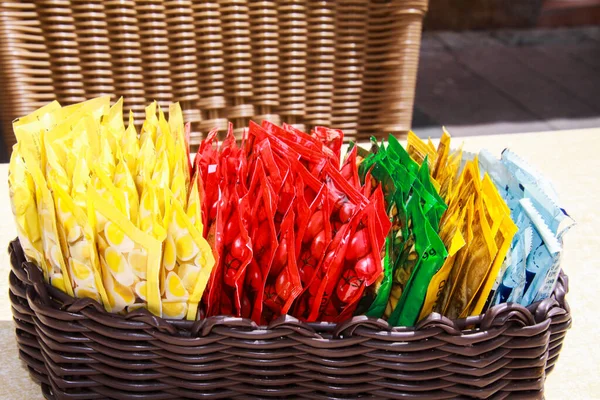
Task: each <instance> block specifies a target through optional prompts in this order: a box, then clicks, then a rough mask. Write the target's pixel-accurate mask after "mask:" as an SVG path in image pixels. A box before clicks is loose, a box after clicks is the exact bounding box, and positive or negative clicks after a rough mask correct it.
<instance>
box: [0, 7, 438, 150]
mask: <svg viewBox="0 0 600 400" xmlns="http://www.w3.org/2000/svg"><path fill="white" fill-rule="evenodd" d="M427 2H428V0H393V1H391V0H370V1H365V0H351V1H350V0H345V1H317V0H269V1H264V0H217V1H212V2H201V1H197V0H194V1H192V0H107V1H104V0H93V1H90V0H23V1H2V2H0V87H2V88H3V93H2V96H1V97H0V130H2V132H3V134H4V140H5V144H6V145H7V146H12V144H13V143H14V136H13V134H12V128H11V124H12V121H13V119H15V118H17V117H20V116H23V115H26V114H28V113H30V112H32V111H33V110H35V109H36V108H38V107H39V106H41V105H43V104H45V103H46V102H48V101H51V100H52V99H54V98H56V99H58V100H59V101H60V102H61V104H70V103H73V102H78V101H81V100H84V99H85V98H91V97H95V96H98V95H102V94H110V95H112V96H113V98H114V99H116V98H117V96H123V97H124V99H125V108H126V109H132V110H133V111H134V114H135V117H136V121H137V122H138V123H140V124H141V122H142V119H143V115H144V106H145V105H146V104H148V103H149V102H151V101H153V100H157V101H158V102H159V103H160V104H161V105H162V106H165V105H166V104H168V103H169V102H170V101H179V102H181V104H182V108H183V110H184V118H185V120H186V122H192V143H193V144H197V143H198V142H199V140H200V138H201V137H202V134H203V133H205V132H207V131H209V130H210V129H212V128H213V127H217V128H219V129H220V130H222V131H223V130H225V129H227V120H231V121H232V122H234V124H235V125H236V128H238V129H239V128H242V127H245V126H247V122H248V119H250V118H253V119H255V120H258V121H259V122H260V120H262V119H267V120H271V121H273V122H276V123H280V122H288V123H291V124H294V125H295V126H297V127H299V128H301V129H310V127H311V126H313V125H315V124H321V125H330V126H333V127H336V128H341V129H343V130H344V132H345V133H346V134H347V135H348V137H357V136H362V137H365V135H372V134H376V135H380V136H383V135H384V134H387V133H395V134H403V133H405V132H406V131H407V130H408V129H410V125H411V119H412V108H413V98H414V91H415V82H416V72H417V64H418V58H419V48H420V42H421V27H422V21H423V16H424V14H425V11H426V9H427Z"/></svg>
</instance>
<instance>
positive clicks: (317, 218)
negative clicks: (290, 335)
mask: <svg viewBox="0 0 600 400" xmlns="http://www.w3.org/2000/svg"><path fill="white" fill-rule="evenodd" d="M330 200H331V198H330V196H329V193H328V189H327V187H326V186H325V185H322V186H321V190H320V191H319V193H318V194H317V196H316V197H315V199H314V200H313V201H312V203H311V204H310V206H309V212H308V214H307V215H306V221H307V223H306V226H304V227H301V230H303V232H304V233H303V234H302V237H301V240H298V243H300V251H299V252H298V258H297V259H298V268H299V270H300V279H301V281H302V287H303V292H302V294H301V296H300V297H299V299H298V301H297V304H296V305H295V307H294V315H295V316H297V317H298V318H304V319H306V318H308V315H309V313H310V308H311V307H312V305H313V302H314V297H315V295H316V292H317V290H318V287H319V286H320V280H319V277H320V276H321V274H320V273H319V271H320V269H321V266H322V263H323V259H324V257H325V254H326V250H327V246H329V244H330V242H331V239H332V231H331V224H330V222H329V216H330V215H331V202H330Z"/></svg>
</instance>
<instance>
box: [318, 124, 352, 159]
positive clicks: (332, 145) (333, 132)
mask: <svg viewBox="0 0 600 400" xmlns="http://www.w3.org/2000/svg"><path fill="white" fill-rule="evenodd" d="M311 136H312V137H314V138H316V139H318V140H319V141H320V142H321V143H323V145H324V146H326V147H327V148H328V149H330V150H331V151H332V152H333V154H334V156H335V157H336V159H337V160H338V163H339V160H340V157H341V152H342V144H343V143H344V133H343V132H342V131H341V130H339V129H331V128H326V127H323V126H315V127H314V128H313V130H312V132H311Z"/></svg>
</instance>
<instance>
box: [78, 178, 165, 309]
mask: <svg viewBox="0 0 600 400" xmlns="http://www.w3.org/2000/svg"><path fill="white" fill-rule="evenodd" d="M110 190H111V191H112V188H111V189H110ZM88 198H89V204H90V207H92V210H93V213H92V215H93V218H94V224H93V225H94V226H95V227H96V234H97V241H98V256H99V259H100V263H101V266H102V278H103V282H104V286H105V289H106V295H107V300H108V302H107V304H108V307H107V309H110V311H111V312H120V311H123V310H126V311H131V310H134V309H137V308H140V307H147V308H148V310H150V312H152V313H153V314H155V315H160V293H158V290H155V291H153V290H152V289H150V288H149V287H150V286H151V285H149V282H148V280H149V276H151V275H152V274H153V273H154V272H155V271H156V273H158V270H159V268H160V262H161V251H162V241H163V240H164V237H155V236H153V235H150V234H147V233H145V232H143V231H142V230H140V229H139V228H138V227H136V226H135V225H134V224H133V223H132V222H131V221H129V219H128V218H127V216H126V215H125V214H123V213H122V212H120V211H119V209H118V208H116V207H115V205H114V204H111V203H110V202H109V201H107V200H106V198H105V196H103V195H102V194H100V193H99V192H98V191H97V190H96V188H95V187H94V186H92V185H90V188H89V190H88ZM156 288H158V286H156Z"/></svg>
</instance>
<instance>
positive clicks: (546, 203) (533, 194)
mask: <svg viewBox="0 0 600 400" xmlns="http://www.w3.org/2000/svg"><path fill="white" fill-rule="evenodd" d="M522 186H523V188H524V189H525V190H524V195H525V197H526V198H530V199H531V202H532V203H533V206H534V207H535V209H536V210H537V211H538V212H539V213H540V215H541V216H542V218H543V219H544V222H545V223H546V225H548V227H549V228H550V230H551V231H552V233H553V234H554V236H555V237H556V238H558V239H559V240H560V239H561V238H562V237H563V236H564V234H565V233H566V232H567V231H568V230H569V229H570V228H571V227H572V226H573V225H575V221H573V219H572V218H571V217H570V216H569V215H568V214H567V213H566V211H565V210H564V209H562V208H560V207H559V206H558V205H557V204H556V203H555V202H554V201H553V200H552V199H551V198H550V197H548V195H547V194H546V193H544V191H543V190H542V189H541V188H540V187H538V186H535V184H532V183H523V184H522Z"/></svg>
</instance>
